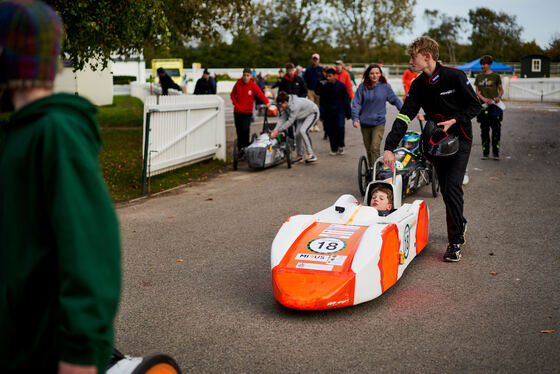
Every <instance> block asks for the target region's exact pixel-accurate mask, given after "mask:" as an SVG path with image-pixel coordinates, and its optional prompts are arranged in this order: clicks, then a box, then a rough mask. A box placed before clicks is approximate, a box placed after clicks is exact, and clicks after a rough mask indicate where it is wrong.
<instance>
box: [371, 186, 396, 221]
mask: <svg viewBox="0 0 560 374" xmlns="http://www.w3.org/2000/svg"><path fill="white" fill-rule="evenodd" d="M369 206H371V207H374V208H375V209H377V212H378V213H379V215H380V216H386V215H388V214H389V213H391V212H392V211H393V191H391V189H390V188H389V187H387V186H377V187H375V188H374V189H373V192H372V193H371V200H370V203H369Z"/></svg>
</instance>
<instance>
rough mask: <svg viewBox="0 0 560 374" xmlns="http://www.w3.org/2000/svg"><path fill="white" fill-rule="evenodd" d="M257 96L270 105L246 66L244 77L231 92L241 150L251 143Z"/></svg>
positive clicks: (238, 143) (267, 105)
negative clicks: (250, 134) (252, 120)
mask: <svg viewBox="0 0 560 374" xmlns="http://www.w3.org/2000/svg"><path fill="white" fill-rule="evenodd" d="M255 96H256V97H258V98H259V99H260V100H261V101H262V102H263V103H264V104H266V107H267V108H268V107H269V106H270V102H269V101H268V99H267V98H266V96H265V95H264V93H263V92H262V90H261V89H260V88H259V86H258V85H257V84H256V83H255V82H254V81H253V76H252V72H251V69H249V68H245V69H243V77H241V79H239V80H238V81H237V82H236V83H235V85H234V86H233V90H231V94H230V97H231V101H232V103H233V119H234V121H235V130H236V131H237V147H238V149H239V150H240V151H241V149H242V148H245V147H247V146H248V145H249V133H250V132H251V119H252V117H253V109H254V107H255Z"/></svg>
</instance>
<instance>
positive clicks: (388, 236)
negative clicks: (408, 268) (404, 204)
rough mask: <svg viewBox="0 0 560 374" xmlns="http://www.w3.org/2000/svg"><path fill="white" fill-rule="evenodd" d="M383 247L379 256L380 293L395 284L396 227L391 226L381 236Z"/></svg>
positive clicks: (397, 235)
mask: <svg viewBox="0 0 560 374" xmlns="http://www.w3.org/2000/svg"><path fill="white" fill-rule="evenodd" d="M381 238H382V240H383V245H382V246H381V253H380V255H379V263H378V266H379V271H380V272H381V291H382V292H385V290H387V289H388V288H389V287H391V286H392V285H393V284H395V283H396V282H397V279H398V272H399V248H400V246H401V242H400V240H399V230H398V229H397V225H395V224H391V225H389V226H387V227H385V229H384V230H383V233H382V234H381Z"/></svg>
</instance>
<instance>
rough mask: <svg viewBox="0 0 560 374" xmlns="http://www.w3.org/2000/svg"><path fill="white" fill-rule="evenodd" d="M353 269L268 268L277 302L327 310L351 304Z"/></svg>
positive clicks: (291, 306)
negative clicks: (303, 270) (304, 269)
mask: <svg viewBox="0 0 560 374" xmlns="http://www.w3.org/2000/svg"><path fill="white" fill-rule="evenodd" d="M355 276H356V274H355V273H353V272H325V271H320V270H308V271H306V272H302V271H298V272H295V271H293V270H291V269H286V268H283V269H282V268H280V267H276V268H274V269H272V288H273V291H274V297H275V298H276V300H278V302H279V303H280V304H282V305H284V306H286V307H288V308H294V309H331V308H341V307H345V306H350V305H353V304H354V288H355V279H356V278H355Z"/></svg>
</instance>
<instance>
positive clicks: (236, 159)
mask: <svg viewBox="0 0 560 374" xmlns="http://www.w3.org/2000/svg"><path fill="white" fill-rule="evenodd" d="M238 163H239V149H238V148H237V139H235V140H234V141H233V170H237V165H238Z"/></svg>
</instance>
